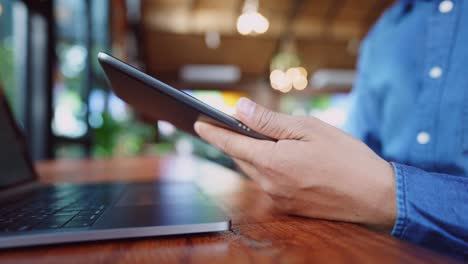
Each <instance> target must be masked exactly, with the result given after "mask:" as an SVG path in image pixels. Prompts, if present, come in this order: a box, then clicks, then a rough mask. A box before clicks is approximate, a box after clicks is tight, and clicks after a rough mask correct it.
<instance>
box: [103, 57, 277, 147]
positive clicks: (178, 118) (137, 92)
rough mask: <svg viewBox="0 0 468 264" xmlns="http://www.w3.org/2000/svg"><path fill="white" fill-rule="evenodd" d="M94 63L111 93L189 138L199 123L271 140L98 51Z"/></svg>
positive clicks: (191, 97) (187, 95) (189, 96)
mask: <svg viewBox="0 0 468 264" xmlns="http://www.w3.org/2000/svg"><path fill="white" fill-rule="evenodd" d="M98 61H99V63H100V64H101V67H102V69H103V70H104V72H105V75H106V77H107V81H108V83H109V85H110V86H111V88H112V90H113V91H114V92H115V94H116V95H117V96H118V97H120V98H121V99H122V100H123V101H125V102H127V103H128V104H129V105H131V106H132V107H133V108H135V109H136V110H137V111H138V112H140V113H142V114H144V115H145V116H147V117H149V118H151V119H152V120H155V121H156V120H164V121H168V122H170V123H172V124H173V125H174V126H176V127H177V128H179V129H181V130H183V131H186V132H188V133H190V134H192V135H196V133H195V131H194V129H193V124H194V123H195V122H196V121H197V120H201V121H205V122H207V123H211V124H214V125H216V126H220V127H223V128H226V129H229V130H231V131H234V132H237V133H240V134H243V135H246V136H249V137H252V138H256V139H262V140H272V141H275V140H274V139H272V138H270V137H267V136H265V135H262V134H260V133H258V132H256V131H254V130H252V129H251V128H249V127H247V126H246V125H244V124H243V123H242V122H240V121H239V120H237V119H236V118H234V117H232V116H230V115H228V114H226V113H223V112H221V111H219V110H218V109H215V108H214V107H211V106H210V105H208V104H205V103H203V102H202V101H200V100H198V99H196V98H195V97H193V96H191V95H189V94H187V93H184V92H183V91H181V90H178V89H175V88H173V87H171V86H169V85H167V84H165V83H163V82H161V81H159V80H157V79H155V78H153V77H151V76H149V75H147V74H146V73H144V72H142V71H140V70H138V69H136V68H134V67H132V66H130V65H128V64H126V63H124V62H122V61H120V60H118V59H116V58H114V57H112V56H110V55H108V54H105V53H102V52H100V53H99V54H98Z"/></svg>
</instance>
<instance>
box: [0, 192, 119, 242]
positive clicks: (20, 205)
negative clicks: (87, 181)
mask: <svg viewBox="0 0 468 264" xmlns="http://www.w3.org/2000/svg"><path fill="white" fill-rule="evenodd" d="M106 187H109V185H102V186H100V185H89V186H86V185H83V186H81V187H72V186H70V187H63V188H52V189H51V190H50V189H49V190H41V191H39V192H35V193H33V194H28V195H23V197H18V198H17V199H15V200H16V201H20V202H14V203H8V204H6V205H3V206H1V207H0V235H1V233H11V232H24V231H36V230H45V229H63V228H89V227H91V226H92V225H93V224H94V223H95V222H96V220H97V219H98V218H99V216H101V214H102V213H103V212H104V210H105V209H106V208H107V207H108V206H109V204H110V203H111V202H112V201H113V200H114V198H115V193H114V195H112V193H110V192H109V188H106ZM113 197H114V198H113Z"/></svg>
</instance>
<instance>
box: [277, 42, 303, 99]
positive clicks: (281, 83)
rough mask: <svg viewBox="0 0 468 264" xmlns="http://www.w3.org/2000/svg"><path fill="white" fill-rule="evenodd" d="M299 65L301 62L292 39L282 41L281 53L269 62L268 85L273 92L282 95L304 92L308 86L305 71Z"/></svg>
mask: <svg viewBox="0 0 468 264" xmlns="http://www.w3.org/2000/svg"><path fill="white" fill-rule="evenodd" d="M300 65H301V60H300V59H299V56H298V55H297V52H296V47H295V43H294V41H293V39H292V38H288V39H286V40H285V41H284V43H283V44H282V47H281V52H279V53H278V54H277V55H275V56H274V57H273V59H272V61H271V65H270V68H271V73H270V84H271V87H272V88H273V89H275V90H278V91H280V92H283V93H287V92H289V91H291V90H292V89H293V88H294V89H296V90H304V89H305V88H306V87H307V85H308V84H309V82H308V80H307V70H306V69H304V68H303V67H301V66H300Z"/></svg>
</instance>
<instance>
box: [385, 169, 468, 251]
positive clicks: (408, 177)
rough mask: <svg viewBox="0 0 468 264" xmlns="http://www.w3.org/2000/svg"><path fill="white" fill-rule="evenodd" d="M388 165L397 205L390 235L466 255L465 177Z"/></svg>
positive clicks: (467, 183) (467, 196) (467, 182)
mask: <svg viewBox="0 0 468 264" xmlns="http://www.w3.org/2000/svg"><path fill="white" fill-rule="evenodd" d="M392 165H393V167H394V170H395V179H396V194H397V195H396V196H397V208H398V215H397V220H396V222H395V225H394V228H393V231H392V235H393V236H395V237H398V238H400V239H404V240H407V241H410V242H413V243H417V244H420V245H423V246H426V247H429V248H432V249H435V250H438V251H441V252H445V253H452V254H454V255H463V256H465V257H468V178H465V177H461V176H453V175H448V174H440V173H429V172H426V171H423V170H420V169H417V168H415V167H411V166H406V165H402V164H398V163H392Z"/></svg>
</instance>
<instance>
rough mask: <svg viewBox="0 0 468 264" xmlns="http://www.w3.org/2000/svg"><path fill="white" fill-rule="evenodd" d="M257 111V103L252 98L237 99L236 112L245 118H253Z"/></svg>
mask: <svg viewBox="0 0 468 264" xmlns="http://www.w3.org/2000/svg"><path fill="white" fill-rule="evenodd" d="M254 111H255V103H254V102H252V101H251V100H249V99H247V98H245V97H242V98H241V99H239V100H238V101H237V104H236V112H237V113H238V114H241V115H242V116H243V117H245V118H251V117H252V115H253V113H254Z"/></svg>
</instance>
